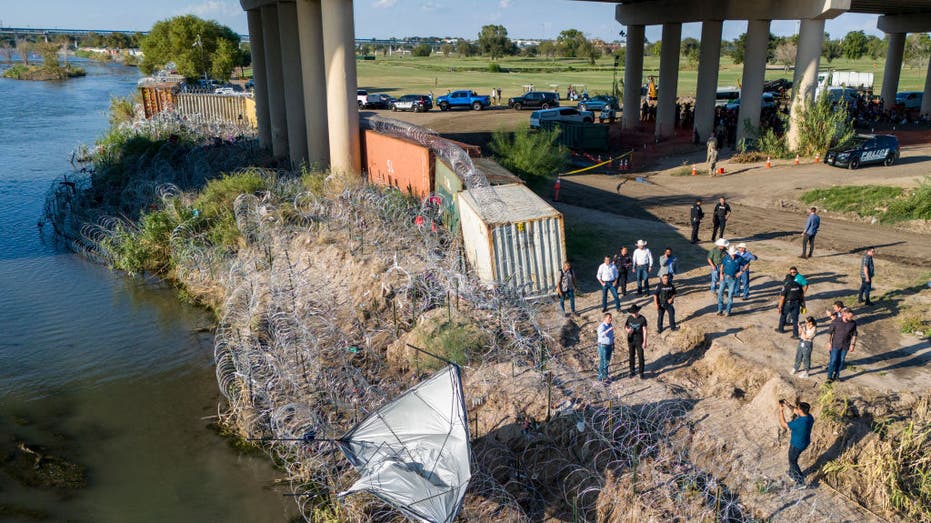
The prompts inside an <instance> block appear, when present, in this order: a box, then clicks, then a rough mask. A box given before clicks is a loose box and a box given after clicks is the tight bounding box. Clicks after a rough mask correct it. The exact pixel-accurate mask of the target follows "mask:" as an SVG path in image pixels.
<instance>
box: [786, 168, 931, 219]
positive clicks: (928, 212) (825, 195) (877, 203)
mask: <svg viewBox="0 0 931 523" xmlns="http://www.w3.org/2000/svg"><path fill="white" fill-rule="evenodd" d="M801 200H802V202H804V203H805V204H807V205H817V206H818V207H821V208H823V209H825V210H828V211H832V212H843V213H852V214H855V215H857V216H859V217H861V218H869V217H875V218H876V219H877V220H879V221H880V222H883V223H899V222H904V221H908V220H931V177H928V178H925V180H924V181H923V182H922V183H921V184H920V185H919V186H918V187H913V188H910V189H903V188H901V187H889V186H885V185H848V186H840V187H831V188H829V189H814V190H811V191H808V192H806V193H804V194H803V195H802V197H801Z"/></svg>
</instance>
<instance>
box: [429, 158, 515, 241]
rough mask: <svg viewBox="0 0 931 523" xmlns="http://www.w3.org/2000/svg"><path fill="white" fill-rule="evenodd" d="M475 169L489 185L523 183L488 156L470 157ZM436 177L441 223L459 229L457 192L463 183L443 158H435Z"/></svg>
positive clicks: (462, 187) (454, 229)
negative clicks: (441, 211)
mask: <svg viewBox="0 0 931 523" xmlns="http://www.w3.org/2000/svg"><path fill="white" fill-rule="evenodd" d="M472 164H473V165H474V166H475V170H476V171H477V172H479V173H481V174H483V175H484V176H485V179H487V180H488V183H489V184H490V185H506V184H511V183H524V182H523V180H521V179H520V178H518V177H517V176H516V175H514V173H512V172H511V171H509V170H507V169H505V168H504V167H502V166H500V165H498V163H497V162H495V161H494V160H492V159H490V158H472ZM434 173H435V177H436V188H435V192H436V194H438V195H439V196H440V197H442V198H443V203H444V210H443V223H445V224H446V226H447V228H448V229H449V230H450V231H458V230H459V196H458V195H459V192H460V191H462V190H463V189H465V184H464V183H463V181H462V180H461V179H460V178H459V175H457V174H456V173H455V172H454V171H453V169H452V168H451V167H450V166H449V165H447V164H446V162H444V161H443V160H441V159H439V158H436V166H435V168H434Z"/></svg>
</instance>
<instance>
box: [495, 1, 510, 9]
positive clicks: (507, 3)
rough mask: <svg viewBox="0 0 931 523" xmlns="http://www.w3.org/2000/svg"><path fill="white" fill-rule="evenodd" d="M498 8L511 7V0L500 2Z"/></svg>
mask: <svg viewBox="0 0 931 523" xmlns="http://www.w3.org/2000/svg"><path fill="white" fill-rule="evenodd" d="M498 7H500V8H501V9H507V8H508V7H511V0H501V1H500V2H498Z"/></svg>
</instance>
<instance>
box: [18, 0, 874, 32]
mask: <svg viewBox="0 0 931 523" xmlns="http://www.w3.org/2000/svg"><path fill="white" fill-rule="evenodd" d="M748 1H749V0H748ZM2 4H3V6H2V7H0V23H2V25H3V26H5V27H62V28H75V29H130V30H146V29H148V28H150V27H151V26H152V24H153V23H155V22H156V21H158V20H161V19H164V18H168V17H171V16H176V15H179V14H188V13H192V14H196V15H198V16H200V17H203V18H210V19H213V20H217V21H218V22H220V23H222V24H225V25H228V26H230V27H232V28H233V30H235V31H236V32H239V33H245V32H246V16H245V13H244V12H243V11H242V9H241V8H240V6H239V0H149V1H145V2H126V1H125V0H87V1H81V2H76V1H74V0H28V1H14V0H2ZM355 11H356V35H357V36H358V37H360V38H371V37H376V38H386V37H392V36H395V37H403V36H453V37H459V36H462V37H467V38H475V37H476V35H477V34H478V31H479V29H480V28H481V27H482V26H483V25H486V24H501V25H504V26H505V27H506V28H507V29H508V34H509V35H510V36H511V37H513V38H541V37H546V38H553V37H555V36H556V35H557V34H559V32H560V31H561V30H563V29H568V28H575V29H579V30H581V31H582V32H583V33H585V34H586V35H588V36H590V37H598V38H603V39H605V40H614V39H617V38H618V32H619V31H621V30H622V29H623V27H622V26H621V25H619V24H618V23H617V22H615V21H614V8H613V4H610V3H602V2H575V1H572V2H570V1H567V0H355ZM746 26H747V24H746V22H726V23H725V24H724V38H725V39H733V38H735V37H736V36H737V35H739V34H740V33H742V32H744V31H746ZM825 29H826V30H827V31H828V32H829V33H831V35H832V37H835V38H836V37H837V36H839V35H843V34H845V33H847V32H848V31H852V30H858V29H862V30H864V31H866V32H867V33H871V34H876V35H881V33H880V32H879V31H877V29H876V17H875V16H871V15H856V14H851V15H842V16H840V17H838V18H836V19H834V20H829V21H828V22H827V24H826V27H825ZM772 31H773V32H774V33H776V34H780V35H787V34H792V33H794V32H795V31H796V23H795V22H794V21H775V22H773V25H772ZM700 33H701V25H700V24H685V25H684V26H683V29H682V34H683V37H687V36H694V37H698V36H699V35H700ZM659 37H660V28H659V26H651V27H648V28H647V38H648V39H649V40H651V41H654V40H658V39H659Z"/></svg>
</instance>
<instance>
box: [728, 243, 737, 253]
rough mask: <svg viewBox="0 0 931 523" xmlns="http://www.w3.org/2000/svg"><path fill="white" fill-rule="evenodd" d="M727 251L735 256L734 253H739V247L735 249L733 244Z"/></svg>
mask: <svg viewBox="0 0 931 523" xmlns="http://www.w3.org/2000/svg"><path fill="white" fill-rule="evenodd" d="M727 253H728V254H730V255H731V256H733V255H735V254H737V249H735V248H734V246H733V245H731V247H730V248H729V249H727Z"/></svg>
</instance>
